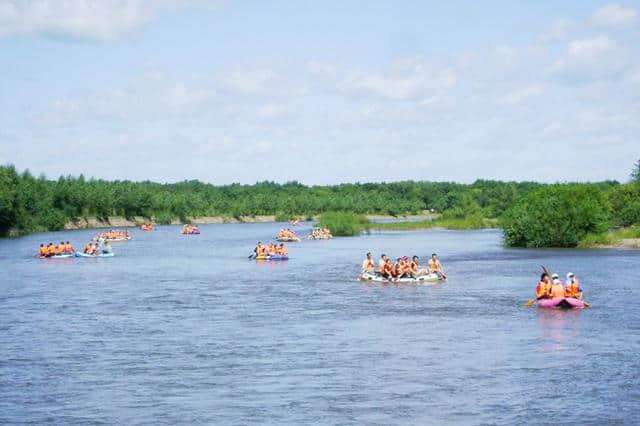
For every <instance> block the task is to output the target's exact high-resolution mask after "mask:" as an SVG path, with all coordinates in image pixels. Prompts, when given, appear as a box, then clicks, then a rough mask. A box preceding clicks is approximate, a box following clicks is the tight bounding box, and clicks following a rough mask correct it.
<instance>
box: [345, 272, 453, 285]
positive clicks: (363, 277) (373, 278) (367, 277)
mask: <svg viewBox="0 0 640 426" xmlns="http://www.w3.org/2000/svg"><path fill="white" fill-rule="evenodd" d="M357 280H358V281H363V282H377V283H404V284H437V283H438V282H439V281H441V280H442V279H441V278H440V277H439V276H438V274H427V275H420V276H418V277H416V278H398V279H397V280H396V279H393V278H392V279H390V280H388V279H386V278H383V277H382V276H380V275H376V274H370V273H368V272H365V273H363V274H360V275H358V277H357Z"/></svg>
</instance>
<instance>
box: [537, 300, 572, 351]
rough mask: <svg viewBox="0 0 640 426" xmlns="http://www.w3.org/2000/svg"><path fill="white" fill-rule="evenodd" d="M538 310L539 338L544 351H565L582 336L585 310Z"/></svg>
mask: <svg viewBox="0 0 640 426" xmlns="http://www.w3.org/2000/svg"><path fill="white" fill-rule="evenodd" d="M537 309H538V336H539V338H540V340H541V341H542V342H543V347H542V350H543V351H565V350H566V349H567V346H566V345H567V344H569V345H571V344H573V342H575V341H576V340H577V339H578V337H579V336H580V329H581V324H580V320H581V316H582V311H583V309H555V308H537Z"/></svg>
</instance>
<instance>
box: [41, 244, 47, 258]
mask: <svg viewBox="0 0 640 426" xmlns="http://www.w3.org/2000/svg"><path fill="white" fill-rule="evenodd" d="M46 255H47V248H46V247H45V246H42V247H40V256H46Z"/></svg>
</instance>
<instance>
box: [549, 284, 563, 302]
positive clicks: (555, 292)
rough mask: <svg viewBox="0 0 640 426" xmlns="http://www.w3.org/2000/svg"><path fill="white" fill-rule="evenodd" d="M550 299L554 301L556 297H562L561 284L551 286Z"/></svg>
mask: <svg viewBox="0 0 640 426" xmlns="http://www.w3.org/2000/svg"><path fill="white" fill-rule="evenodd" d="M551 297H552V298H554V299H555V298H557V297H564V287H562V283H558V284H553V285H552V286H551Z"/></svg>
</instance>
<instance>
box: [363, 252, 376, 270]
mask: <svg viewBox="0 0 640 426" xmlns="http://www.w3.org/2000/svg"><path fill="white" fill-rule="evenodd" d="M375 269H376V265H375V263H373V259H372V258H371V253H367V257H366V258H365V259H364V260H363V261H362V273H363V274H365V273H367V274H372V273H373V271H375Z"/></svg>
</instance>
